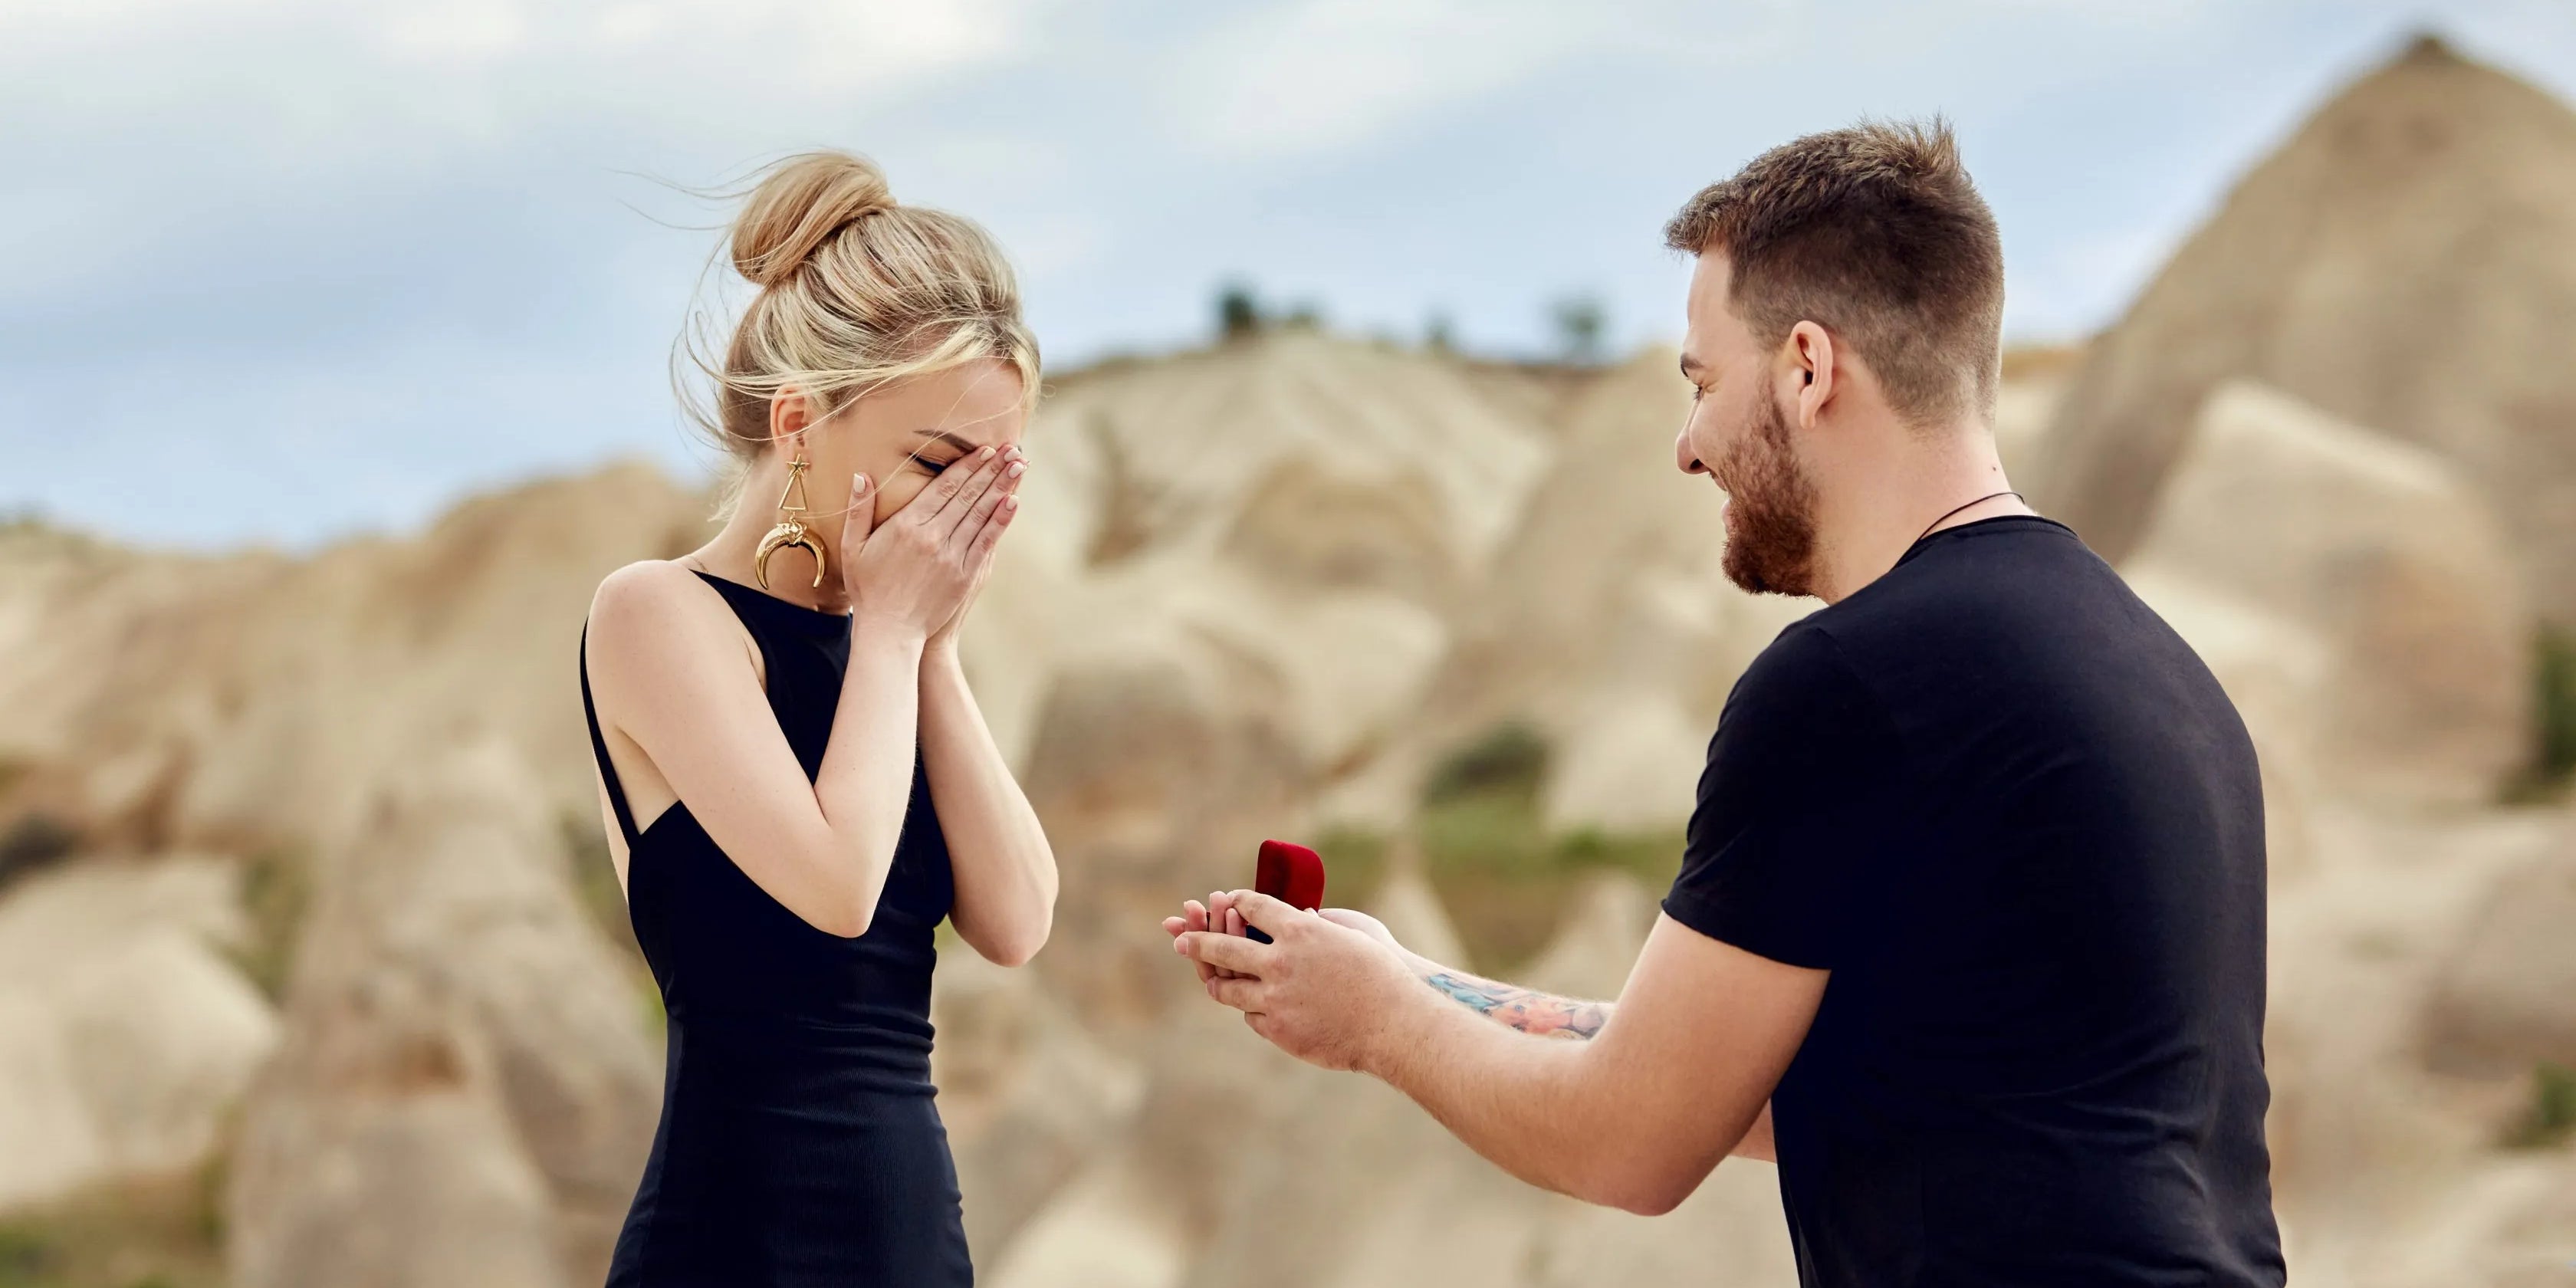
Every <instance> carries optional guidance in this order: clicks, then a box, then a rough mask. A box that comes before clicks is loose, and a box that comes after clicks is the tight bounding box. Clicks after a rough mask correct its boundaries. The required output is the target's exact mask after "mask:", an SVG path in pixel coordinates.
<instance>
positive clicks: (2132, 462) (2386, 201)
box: [2031, 39, 2576, 622]
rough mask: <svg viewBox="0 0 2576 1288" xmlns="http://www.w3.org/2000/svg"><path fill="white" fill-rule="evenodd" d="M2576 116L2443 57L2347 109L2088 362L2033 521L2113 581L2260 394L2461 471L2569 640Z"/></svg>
mask: <svg viewBox="0 0 2576 1288" xmlns="http://www.w3.org/2000/svg"><path fill="white" fill-rule="evenodd" d="M2571 347H2576V113H2571V112H2570V111H2569V110H2568V109H2567V107H2566V106H2565V105H2563V104H2561V103H2558V102H2556V101H2554V100H2552V99H2551V98H2550V97H2549V96H2548V95H2546V94H2544V93H2542V92H2541V91H2539V90H2537V89H2534V88H2533V87H2531V86H2529V85H2527V84H2524V83H2522V82H2521V81H2518V80H2515V79H2513V78H2512V77H2510V76H2507V75H2505V74H2504V73H2502V72H2499V71H2496V70H2495V69H2493V68H2490V67H2486V66H2483V65H2480V64H2477V63H2473V62H2470V61H2468V60H2466V59H2463V58H2461V57H2460V56H2458V55H2457V54H2455V53H2453V52H2452V51H2451V50H2450V49H2449V48H2448V47H2446V46H2444V45H2442V44H2441V43H2440V42H2439V41H2436V40H2431V39H2426V40H2423V41H2419V42H2418V43H2417V44H2416V45H2415V46H2413V47H2412V48H2410V49H2409V50H2408V51H2407V52H2406V53H2404V54H2403V55H2402V56H2400V57H2399V58H2397V59H2396V60H2395V61H2393V62H2391V63H2390V64H2389V65H2387V66H2386V67H2383V68H2381V69H2380V70H2379V71H2377V72H2375V73H2373V74H2372V75H2370V76H2367V77H2364V78H2363V79H2362V80H2360V81H2359V82H2357V83H2355V84H2353V85H2352V86H2351V87H2349V88H2348V89H2346V90H2345V91H2343V92H2342V93H2341V94H2339V95H2337V96H2336V97H2335V98H2334V99H2333V100H2332V101H2331V102H2329V103H2327V104H2326V105H2325V106H2324V107H2323V108H2321V109H2320V110H2319V111H2318V112H2317V113H2316V114H2315V115H2314V116H2313V117H2311V118H2309V120H2308V121H2307V123H2306V124H2305V125H2303V126H2302V127H2301V128H2300V129H2299V131H2298V133H2297V134H2296V135H2295V136H2294V137H2292V138H2291V139H2290V141H2289V142H2288V143H2286V144H2285V145H2283V146H2282V147H2281V148H2280V149H2279V150H2277V151H2276V152H2274V153H2273V154H2272V155H2271V156H2270V157H2269V158H2267V159H2266V160H2265V161H2264V162H2263V163H2262V164H2261V165H2259V166H2257V167H2255V169H2254V170H2253V171H2252V172H2251V173H2250V174H2248V175H2247V176H2246V177H2245V179H2244V180H2243V182H2241V183H2239V184H2238V185H2237V186H2236V189H2235V190H2234V191H2233V192H2231V193H2229V194H2228V197H2227V200H2226V202H2225V204H2224V205H2223V206H2222V207H2221V208H2220V210H2219V212H2218V214H2217V215H2216V216H2214V217H2213V218H2211V220H2210V221H2209V222H2208V223H2207V224H2206V225H2204V226H2203V227H2202V228H2201V229H2200V230H2199V231H2198V232H2197V233H2195V234H2194V235H2193V236H2192V238H2191V240H2190V241H2189V242H2188V243H2187V244H2185V245H2184V246H2183V248H2182V249H2181V250H2180V251H2179V252H2178V253H2176V254H2175V256H2174V258H2173V259H2172V261H2171V262H2170V263H2168V264H2167V265H2166V266H2165V268H2164V269H2163V271H2162V272H2160V273H2159V274H2158V275H2157V277H2156V279H2155V281H2154V282H2153V283H2152V284H2150V285H2149V286H2148V287H2147V289H2146V291H2145V293H2144V294H2143V295H2141V296H2140V297H2139V298H2138V300H2137V302H2136V303H2135V304H2134V305H2132V306H2131V308H2130V310H2129V312H2128V314H2127V316H2125V317H2123V318H2122V319H2121V320H2120V322H2119V324H2118V325H2117V326H2115V327H2114V328H2112V330H2111V331H2110V332H2108V333H2107V334H2105V335H2103V336H2102V337H2100V338H2099V339H2098V340H2097V341H2096V342H2095V343H2094V344H2093V345H2092V346H2091V348H2090V351H2089V352H2088V354H2087V359H2086V361H2085V363H2084V366H2083V369H2082V372H2081V374H2080V375H2079V376H2078V377H2077V379H2076V381H2075V383H2074V386H2073V387H2072V389H2071V391H2070V392H2069V394H2068V396H2067V398H2066V400H2065V402H2064V403H2063V404H2062V405H2061V406H2060V408H2059V411H2058V414H2057V418H2056V421H2055V427H2054V428H2053V429H2052V430H2051V431H2050V432H2049V433H2048V435H2047V436H2046V438H2045V440H2044V441H2043V442H2042V443H2041V444H2040V456H2041V460H2042V465H2043V469H2042V471H2041V474H2040V477H2038V478H2035V479H2033V480H2031V481H2033V482H2035V483H2039V484H2041V485H2043V486H2042V488H2041V490H2040V491H2039V492H2038V493H2036V494H2035V497H2036V498H2037V499H2038V500H2040V501H2041V503H2042V508H2043V509H2046V510H2048V511H2049V512H2051V513H2053V514H2056V515H2058V516H2059V517H2061V518H2064V519H2066V520H2067V521H2069V522H2070V523H2072V524H2074V526H2075V527H2076V529H2077V530H2078V531H2080V532H2082V533H2083V534H2084V537H2085V539H2086V540H2087V541H2088V542H2090V543H2092V545H2093V547H2094V548H2095V549H2096V550H2099V551H2101V552H2102V553H2103V554H2104V555H2105V556H2106V557H2109V558H2111V559H2112V560H2113V561H2114V562H2118V561H2120V560H2122V559H2124V558H2126V557H2127V556H2128V555H2129V553H2130V552H2131V551H2132V550H2134V549H2135V548H2137V545H2138V543H2139V542H2140V540H2141V539H2142V538H2143V537H2144V536H2145V534H2146V532H2147V528H2148V526H2149V522H2150V520H2151V517H2152V516H2153V514H2154V513H2155V510H2156V506H2157V498H2158V496H2159V495H2160V493H2161V492H2162V490H2163V489H2164V487H2165V486H2166V485H2167V483H2168V482H2169V480H2170V479H2171V477H2172V474H2173V470H2174V466H2175V463H2176V461H2177V460H2178V459H2179V458H2180V456H2181V454H2182V450H2183V447H2184V445H2185V442H2186V440H2187V438H2188V434H2189V430H2190V427H2191V424H2192V422H2193V418H2194V416H2195V414H2196V412H2197V410H2198V409H2199V407H2200V406H2201V404H2202V403H2203V402H2204V401H2205V400H2206V399H2207V398H2208V396H2209V394H2210V393H2211V391H2212V390H2214V389H2215V388H2216V387H2217V386H2218V385H2219V384H2220V383H2222V382H2224V381H2226V380H2229V379H2235V378H2250V379H2255V380H2260V381H2262V382H2264V383H2266V384H2269V385H2272V386H2274V387H2276V388H2279V389H2282V390H2284V391H2286V392H2288V393H2290V394H2292V395H2294V396H2296V397H2298V398H2300V399H2302V400H2304V401H2306V402H2309V403H2312V404H2314V405H2316V406H2318V407H2321V408H2324V409H2325V410H2326V411H2328V412H2330V413H2332V414H2334V415H2336V416H2339V417H2341V418H2343V419H2345V420H2348V421H2353V422H2356V423H2359V424H2362V425H2366V426H2369V427H2370V428H2372V429H2374V430H2378V431H2380V432H2383V433H2386V434H2390V435H2394V436H2397V437H2401V438H2403V439H2405V440H2407V441H2409V442H2412V443H2415V444H2417V445H2420V446H2423V447H2426V448H2429V449H2431V450H2433V451H2434V452H2436V453H2438V454H2439V455H2441V456H2443V457H2445V458H2447V459H2449V460H2451V461H2453V462H2455V463H2456V464H2457V465H2458V466H2459V467H2460V468H2461V469H2462V470H2463V471H2464V472H2465V474H2466V476H2467V478H2468V479H2469V480H2470V481H2472V482H2473V483H2474V484H2475V485H2476V486H2477V487H2478V488H2479V489H2481V490H2482V491H2484V492H2486V493H2487V494H2488V495H2490V496H2492V497H2493V498H2494V499H2495V502H2496V504H2497V506H2498V509H2499V511H2500V513H2501V515H2502V517H2503V520H2504V524H2505V527H2506V530H2507V531H2508V532H2509V533H2510V535H2511V542H2512V544H2511V550H2512V553H2513V555H2514V556H2515V560H2516V568H2517V571H2518V572H2520V573H2521V574H2522V575H2523V577H2524V579H2525V582H2526V585H2527V586H2528V587H2529V589H2530V590H2531V592H2532V594H2533V597H2534V600H2533V602H2534V603H2535V604H2536V605H2537V607H2538V608H2539V610H2540V611H2541V613H2542V614H2543V615H2544V616H2547V617H2550V618H2552V619H2554V620H2558V621H2562V622H2565V621H2569V620H2576V434H2571V433H2570V432H2568V431H2569V426H2571V425H2576V364H2571V363H2569V362H2567V361H2566V360H2565V355H2566V353H2567V352H2568V351H2569V350H2570V348H2571Z"/></svg>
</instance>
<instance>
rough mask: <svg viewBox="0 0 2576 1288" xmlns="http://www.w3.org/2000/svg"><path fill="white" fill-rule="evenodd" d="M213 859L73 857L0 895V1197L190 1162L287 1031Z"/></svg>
mask: <svg viewBox="0 0 2576 1288" xmlns="http://www.w3.org/2000/svg"><path fill="white" fill-rule="evenodd" d="M237 885H238V872H237V869H236V867H235V866H234V865H233V864H232V863H231V862H230V861H229V860H226V859H223V858H220V857H216V856H206V855H198V856H169V857H163V858H158V859H151V860H139V859H111V858H89V859H78V860H74V861H72V862H70V863H67V864H65V865H64V866H62V867H59V868H57V869H55V870H53V871H51V872H47V873H44V874H42V875H39V876H35V877H31V878H29V879H27V880H25V881H23V882H20V883H17V884H15V885H13V886H11V887H10V888H9V889H8V891H7V893H6V895H5V896H0V1208H9V1207H17V1206H21V1205H25V1204H30V1203H38V1202H42V1201H44V1200H47V1199H52V1198H56V1197H59V1196H61V1195H63V1194H66V1193H68V1192H70V1191H72V1190H74V1189H77V1188H79V1187H82V1186H84V1185H88V1184H91V1183H94V1182H99V1181H105V1180H113V1179H116V1178H119V1177H127V1176H150V1175H156V1174H162V1173H168V1172H173V1171H178V1170H181V1169H184V1168H188V1167H193V1166H195V1165H196V1164H198V1163H200V1162H202V1161H204V1160H205V1158H206V1157H207V1155H208V1154H209V1153H210V1152H211V1151H213V1150H215V1149H216V1148H218V1147H219V1145H220V1143H221V1135H222V1128H223V1125H224V1123H225V1122H226V1120H227V1117H228V1115H229V1114H230V1113H231V1111H232V1110H233V1108H234V1106H235V1105H236V1104H238V1103H239V1101H240V1098H241V1096H242V1094H243V1092H244V1091H245V1090H246V1089H247V1087H248V1086H249V1084H250V1081H251V1079H252V1077H253V1076H254V1075H255V1074H256V1073H257V1072H258V1070H259V1068H260V1065H261V1064H262V1062H263V1061H265V1060H266V1059H267V1058H268V1055H269V1052H270V1051H271V1050H272V1049H274V1047H275V1046H276V1043H277V1036H278V1024H277V1017H276V1015H275V1012H274V1011H273V1010H272V1008H271V1007H270V1006H269V1003H268V1000H267V999H266V998H264V997H262V996H261V995H260V993H259V991H258V990H257V989H256V988H254V987H252V986H251V984H250V982H249V981H248V980H246V979H244V978H243V976H242V974H241V972H240V970H239V969H238V968H236V967H235V966H234V964H233V962H232V961H231V960H230V959H229V958H228V957H227V955H226V950H227V948H228V947H230V946H232V945H235V944H238V943H239V942H241V940H242V937H243V934H244V927H243V926H242V924H241V920H242V919H241V913H240V911H239V905H238V903H237V901H236V897H235V891H236V887H237Z"/></svg>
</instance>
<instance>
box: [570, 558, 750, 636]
mask: <svg viewBox="0 0 2576 1288" xmlns="http://www.w3.org/2000/svg"><path fill="white" fill-rule="evenodd" d="M731 617H732V614H730V613H728V612H726V611H725V606H724V599H723V597H722V596H720V595H718V594H716V593H715V589H714V588H713V587H711V586H709V585H707V584H706V583H705V582H703V581H701V580H699V578H698V575H697V574H696V573H694V572H691V571H689V569H688V568H687V567H686V566H685V565H682V564H679V563H676V562H673V561H672V560H669V559H639V560H637V561H635V562H634V563H631V564H628V565H626V566H625V567H623V568H620V569H618V570H617V571H615V572H612V573H610V574H608V575H607V576H606V577H604V578H601V579H600V582H599V589H598V590H597V591H596V592H594V593H593V594H592V595H591V597H590V628H589V629H590V639H591V655H592V656H593V657H599V656H601V655H603V654H608V655H613V656H616V657H621V658H631V657H634V656H635V655H636V654H637V652H638V650H651V651H660V649H661V648H662V647H670V646H675V647H678V648H681V649H691V648H695V647H702V646H709V645H720V644H722V643H723V642H724V640H725V636H726V632H725V631H724V630H723V627H724V626H725V625H726V624H727V623H728V622H729V621H730V620H731Z"/></svg>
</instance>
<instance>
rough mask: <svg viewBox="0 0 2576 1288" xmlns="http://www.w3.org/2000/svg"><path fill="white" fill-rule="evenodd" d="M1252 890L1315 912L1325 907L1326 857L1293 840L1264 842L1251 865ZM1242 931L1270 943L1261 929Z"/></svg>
mask: <svg viewBox="0 0 2576 1288" xmlns="http://www.w3.org/2000/svg"><path fill="white" fill-rule="evenodd" d="M1252 888H1253V889H1255V890H1258V891H1260V892H1261V893H1263V894H1266V895H1269V896H1270V897H1271V898H1273V899H1277V900H1278V901H1280V902H1281V903H1284V904H1287V905H1289V906H1290V907H1293V908H1303V909H1305V910H1306V911H1308V912H1313V911H1314V910H1315V909H1317V908H1320V907H1322V906H1324V856H1323V855H1320V854H1317V853H1315V852H1314V851H1313V850H1310V849H1308V848H1306V847H1305V846H1302V845H1299V844H1297V843H1296V842H1294V841H1263V842H1262V843H1261V854H1260V856H1259V857H1258V858H1257V859H1255V860H1254V861H1253V865H1252ZM1243 931H1244V933H1245V934H1247V935H1250V936H1251V937H1252V938H1254V939H1257V940H1260V941H1261V942H1262V943H1265V944H1266V943H1269V942H1270V936H1268V935H1265V934H1263V933H1261V928H1260V927H1258V926H1253V925H1246V926H1245V927H1244V928H1243Z"/></svg>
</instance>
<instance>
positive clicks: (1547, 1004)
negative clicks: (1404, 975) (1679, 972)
mask: <svg viewBox="0 0 2576 1288" xmlns="http://www.w3.org/2000/svg"><path fill="white" fill-rule="evenodd" d="M1406 956H1407V958H1408V959H1409V960H1410V961H1411V962H1412V964H1413V971H1414V974H1416V975H1419V976H1421V977H1422V980H1423V982H1424V983H1427V984H1429V985H1430V986H1431V987H1433V988H1435V989H1437V990H1439V991H1440V993H1441V995H1442V996H1445V997H1447V998H1449V999H1450V1000H1451V1001H1454V1002H1456V1003H1458V1004H1459V1005H1461V1006H1464V1007H1466V1008H1467V1009H1468V1010H1471V1011H1474V1012H1476V1013H1477V1014H1479V1015H1483V1016H1486V1017H1487V1018H1489V1019H1492V1020H1494V1021H1496V1022H1497V1023H1500V1024H1502V1025H1504V1026H1505V1027H1507V1028H1514V1029H1518V1030H1520V1031H1521V1032H1523V1033H1528V1034H1532V1035H1535V1036H1538V1037H1566V1038H1588V1037H1591V1036H1592V1035H1593V1034H1595V1033H1599V1032H1600V1031H1601V1026H1602V1025H1603V1024H1604V1023H1606V1022H1608V1020H1609V1019H1610V1012H1611V1010H1612V1008H1613V1005H1614V1004H1613V1003H1610V1002H1587V1001H1583V1000H1580V999H1578V998H1571V997H1559V996H1557V995H1556V994H1554V993H1542V992H1540V991H1538V990H1537V989H1534V988H1522V987H1520V986H1518V985H1516V984H1506V983H1503V982H1502V981H1500V980H1492V979H1487V978H1485V977H1484V976H1482V975H1471V974H1469V973H1467V972H1466V971H1463V970H1458V969H1456V968H1454V967H1450V966H1443V965H1441V964H1440V963H1438V962H1435V961H1433V960H1431V959H1430V958H1428V957H1424V956H1422V955H1421V954H1419V953H1408V954H1406Z"/></svg>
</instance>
